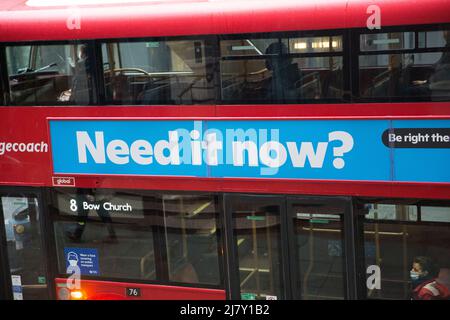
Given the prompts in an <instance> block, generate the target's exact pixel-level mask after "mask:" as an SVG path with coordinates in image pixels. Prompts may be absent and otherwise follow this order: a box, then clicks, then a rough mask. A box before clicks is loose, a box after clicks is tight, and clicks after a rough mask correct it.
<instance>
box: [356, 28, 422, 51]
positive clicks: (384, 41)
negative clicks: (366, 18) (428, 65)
mask: <svg viewBox="0 0 450 320" xmlns="http://www.w3.org/2000/svg"><path fill="white" fill-rule="evenodd" d="M414 43H415V33H414V32H393V33H374V34H362V35H360V50H361V51H377V50H400V49H414Z"/></svg>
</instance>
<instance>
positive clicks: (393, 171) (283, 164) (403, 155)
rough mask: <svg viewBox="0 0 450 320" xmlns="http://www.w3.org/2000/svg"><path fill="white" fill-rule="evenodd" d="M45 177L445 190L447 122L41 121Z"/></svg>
mask: <svg viewBox="0 0 450 320" xmlns="http://www.w3.org/2000/svg"><path fill="white" fill-rule="evenodd" d="M50 134H51V144H52V157H53V168H54V173H57V174H93V175H102V174H103V175H114V174H120V175H144V176H188V177H189V176H192V177H211V178H222V177H230V178H274V179H280V178H281V179H323V180H365V181H409V182H450V170H449V163H450V120H254V121H253V120H238V121H231V120H202V121H193V120H181V121H169V120H159V121H157V120H50Z"/></svg>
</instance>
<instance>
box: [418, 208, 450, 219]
mask: <svg viewBox="0 0 450 320" xmlns="http://www.w3.org/2000/svg"><path fill="white" fill-rule="evenodd" d="M420 218H421V220H422V221H433V222H450V207H430V206H421V207H420Z"/></svg>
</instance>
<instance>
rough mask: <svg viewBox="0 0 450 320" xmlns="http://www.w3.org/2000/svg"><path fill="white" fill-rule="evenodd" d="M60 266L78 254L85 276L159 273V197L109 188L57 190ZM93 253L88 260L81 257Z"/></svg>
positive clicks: (150, 276)
mask: <svg viewBox="0 0 450 320" xmlns="http://www.w3.org/2000/svg"><path fill="white" fill-rule="evenodd" d="M54 195H55V199H54V201H53V205H54V207H55V213H56V220H57V221H55V222H54V229H55V237H56V246H57V253H58V265H59V272H60V273H61V274H66V273H67V272H66V270H67V268H68V266H69V260H70V259H71V256H72V257H73V256H75V257H76V259H73V260H77V264H78V266H79V267H80V269H81V276H82V277H84V276H100V277H110V278H123V279H155V277H156V274H155V254H154V248H153V228H152V226H155V225H156V223H157V222H156V220H155V219H156V214H155V213H156V212H157V211H156V210H155V208H157V206H158V202H157V200H156V199H155V198H153V197H151V196H142V195H139V194H135V193H131V192H120V191H110V190H90V189H85V190H80V191H78V192H77V193H71V192H67V191H65V190H58V189H57V190H55V193H54ZM86 257H89V259H88V260H86V261H88V262H86V263H85V264H83V263H82V261H83V259H85V258H86Z"/></svg>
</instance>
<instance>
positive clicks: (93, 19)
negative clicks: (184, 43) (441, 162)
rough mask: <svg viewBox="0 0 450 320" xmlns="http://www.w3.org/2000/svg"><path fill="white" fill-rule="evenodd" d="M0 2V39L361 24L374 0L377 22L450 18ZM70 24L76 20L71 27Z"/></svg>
mask: <svg viewBox="0 0 450 320" xmlns="http://www.w3.org/2000/svg"><path fill="white" fill-rule="evenodd" d="M3 2H4V1H2V4H0V41H28V40H69V39H103V38H122V37H147V36H176V35H179V36H182V35H201V34H233V33H251V32H275V31H296V30H323V29H343V28H355V27H366V21H367V19H368V17H369V16H370V14H368V13H367V8H368V7H369V6H370V5H373V4H376V5H378V6H379V7H380V9H381V24H382V26H397V25H411V24H432V23H448V22H450V16H449V14H448V13H449V12H450V1H449V0H427V1H421V0H415V1H411V0H378V1H376V2H374V1H370V0H301V1H299V0H278V1H261V0H214V1H160V2H151V3H147V4H135V5H125V4H124V5H101V6H99V5H97V6H94V5H90V6H80V7H78V8H73V7H72V8H67V7H36V8H30V7H28V6H26V5H25V0H14V1H12V0H9V1H6V2H4V3H3ZM74 19H75V20H74ZM71 21H72V22H73V23H71ZM74 25H75V26H77V27H76V28H73V26H74ZM68 26H69V27H68ZM78 27H79V28H78Z"/></svg>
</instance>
